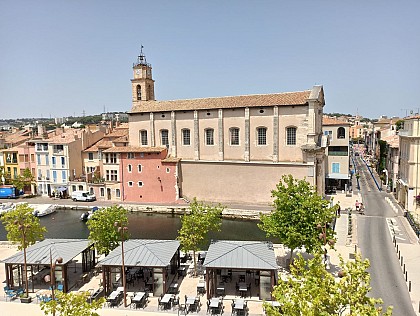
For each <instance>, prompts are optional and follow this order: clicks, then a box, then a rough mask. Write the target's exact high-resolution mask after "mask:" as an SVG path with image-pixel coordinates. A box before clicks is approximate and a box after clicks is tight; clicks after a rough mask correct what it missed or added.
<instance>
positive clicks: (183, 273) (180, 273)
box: [178, 266, 188, 276]
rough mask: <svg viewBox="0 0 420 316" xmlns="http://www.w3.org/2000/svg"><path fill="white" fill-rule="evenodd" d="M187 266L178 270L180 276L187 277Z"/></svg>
mask: <svg viewBox="0 0 420 316" xmlns="http://www.w3.org/2000/svg"><path fill="white" fill-rule="evenodd" d="M187 269H188V267H187V266H180V267H179V268H178V276H186V275H187Z"/></svg>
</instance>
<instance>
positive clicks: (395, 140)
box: [381, 135, 400, 148]
mask: <svg viewBox="0 0 420 316" xmlns="http://www.w3.org/2000/svg"><path fill="white" fill-rule="evenodd" d="M381 140H384V141H386V142H387V143H388V144H389V146H390V147H392V148H398V147H400V137H399V136H398V135H390V136H386V137H382V139H381Z"/></svg>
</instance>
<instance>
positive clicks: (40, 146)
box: [35, 144, 48, 152]
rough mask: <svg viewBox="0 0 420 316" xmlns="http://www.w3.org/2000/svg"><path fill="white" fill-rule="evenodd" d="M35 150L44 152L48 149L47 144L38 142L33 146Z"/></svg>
mask: <svg viewBox="0 0 420 316" xmlns="http://www.w3.org/2000/svg"><path fill="white" fill-rule="evenodd" d="M35 151H43V152H46V151H48V145H40V144H37V145H36V146H35Z"/></svg>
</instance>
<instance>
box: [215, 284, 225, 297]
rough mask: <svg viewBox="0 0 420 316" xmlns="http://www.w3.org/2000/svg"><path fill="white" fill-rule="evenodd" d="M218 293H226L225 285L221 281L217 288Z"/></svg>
mask: <svg viewBox="0 0 420 316" xmlns="http://www.w3.org/2000/svg"><path fill="white" fill-rule="evenodd" d="M216 294H217V295H225V285H224V284H222V283H220V284H219V285H218V286H217V288H216Z"/></svg>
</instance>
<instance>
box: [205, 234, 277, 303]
mask: <svg viewBox="0 0 420 316" xmlns="http://www.w3.org/2000/svg"><path fill="white" fill-rule="evenodd" d="M204 266H205V268H206V286H207V289H208V291H207V297H208V298H210V297H212V296H214V295H215V294H216V288H217V285H218V283H219V282H221V278H220V275H221V271H222V270H230V271H232V272H239V273H243V274H245V273H251V272H252V273H254V276H255V278H256V280H255V281H256V282H255V283H256V284H258V286H259V291H258V293H259V298H260V299H271V290H272V288H273V286H274V285H275V282H276V277H277V263H276V256H275V254H274V248H273V244H272V243H271V242H263V241H233V240H219V241H212V243H211V244H210V247H209V249H208V251H207V255H206V259H205V261H204Z"/></svg>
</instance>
